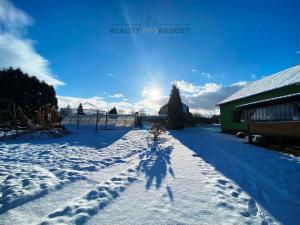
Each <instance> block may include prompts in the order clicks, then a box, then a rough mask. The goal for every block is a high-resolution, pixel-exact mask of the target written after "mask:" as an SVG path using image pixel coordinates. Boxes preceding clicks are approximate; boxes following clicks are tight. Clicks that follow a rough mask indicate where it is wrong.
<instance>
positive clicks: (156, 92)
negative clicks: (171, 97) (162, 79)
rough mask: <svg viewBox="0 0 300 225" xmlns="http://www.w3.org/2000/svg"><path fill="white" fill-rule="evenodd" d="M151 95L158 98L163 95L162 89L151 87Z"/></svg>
mask: <svg viewBox="0 0 300 225" xmlns="http://www.w3.org/2000/svg"><path fill="white" fill-rule="evenodd" d="M149 97H150V98H151V99H158V98H160V97H161V91H160V90H159V89H158V88H151V89H149Z"/></svg>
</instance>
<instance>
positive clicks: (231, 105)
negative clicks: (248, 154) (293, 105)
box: [220, 85, 300, 133]
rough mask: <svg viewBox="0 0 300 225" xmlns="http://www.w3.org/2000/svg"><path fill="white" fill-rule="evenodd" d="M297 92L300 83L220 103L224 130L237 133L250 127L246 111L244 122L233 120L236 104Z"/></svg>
mask: <svg viewBox="0 0 300 225" xmlns="http://www.w3.org/2000/svg"><path fill="white" fill-rule="evenodd" d="M297 92H300V85H291V86H288V87H283V88H280V89H276V90H272V91H269V92H265V93H261V94H257V95H254V96H250V97H247V98H244V99H239V100H236V101H232V102H228V103H225V104H222V105H220V121H221V128H222V132H226V133H236V132H237V131H246V130H247V129H248V121H247V115H246V112H243V113H244V118H245V120H244V121H243V122H234V121H233V111H234V109H235V107H236V106H238V105H241V104H246V103H250V102H255V101H260V100H264V99H268V98H274V97H279V96H283V95H288V94H293V93H297Z"/></svg>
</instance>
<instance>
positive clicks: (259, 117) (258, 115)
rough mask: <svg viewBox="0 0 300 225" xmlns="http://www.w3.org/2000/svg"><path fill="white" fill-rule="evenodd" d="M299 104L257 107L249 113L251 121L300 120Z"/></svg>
mask: <svg viewBox="0 0 300 225" xmlns="http://www.w3.org/2000/svg"><path fill="white" fill-rule="evenodd" d="M299 106H300V104H299V102H298V103H297V102H294V103H286V104H278V105H272V106H265V107H259V108H256V109H252V110H251V111H250V120H251V121H257V122H259V121H262V122H263V121H292V120H300V110H299V108H300V107H299Z"/></svg>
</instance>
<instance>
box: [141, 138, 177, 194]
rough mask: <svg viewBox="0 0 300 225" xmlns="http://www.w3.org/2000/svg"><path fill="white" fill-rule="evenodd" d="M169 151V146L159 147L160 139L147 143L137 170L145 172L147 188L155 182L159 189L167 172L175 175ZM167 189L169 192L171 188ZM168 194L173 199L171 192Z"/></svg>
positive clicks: (170, 148) (170, 150)
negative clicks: (146, 148) (147, 145)
mask: <svg viewBox="0 0 300 225" xmlns="http://www.w3.org/2000/svg"><path fill="white" fill-rule="evenodd" d="M171 153H172V147H171V146H167V147H161V141H153V143H151V144H150V145H149V149H148V151H146V152H144V153H142V154H141V155H140V163H139V166H138V170H139V171H142V172H143V173H145V177H146V178H147V182H146V189H147V190H148V189H150V187H151V186H152V184H153V183H155V187H156V189H159V188H160V187H161V184H162V181H163V180H164V178H165V177H166V176H167V174H168V173H169V174H170V175H171V176H172V177H175V174H174V171H173V169H172V167H171V161H170V155H171ZM168 190H169V191H168V192H171V188H169V189H168ZM169 196H172V199H173V195H172V193H171V194H169Z"/></svg>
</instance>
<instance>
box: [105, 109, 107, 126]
mask: <svg viewBox="0 0 300 225" xmlns="http://www.w3.org/2000/svg"><path fill="white" fill-rule="evenodd" d="M105 130H107V112H105Z"/></svg>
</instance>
